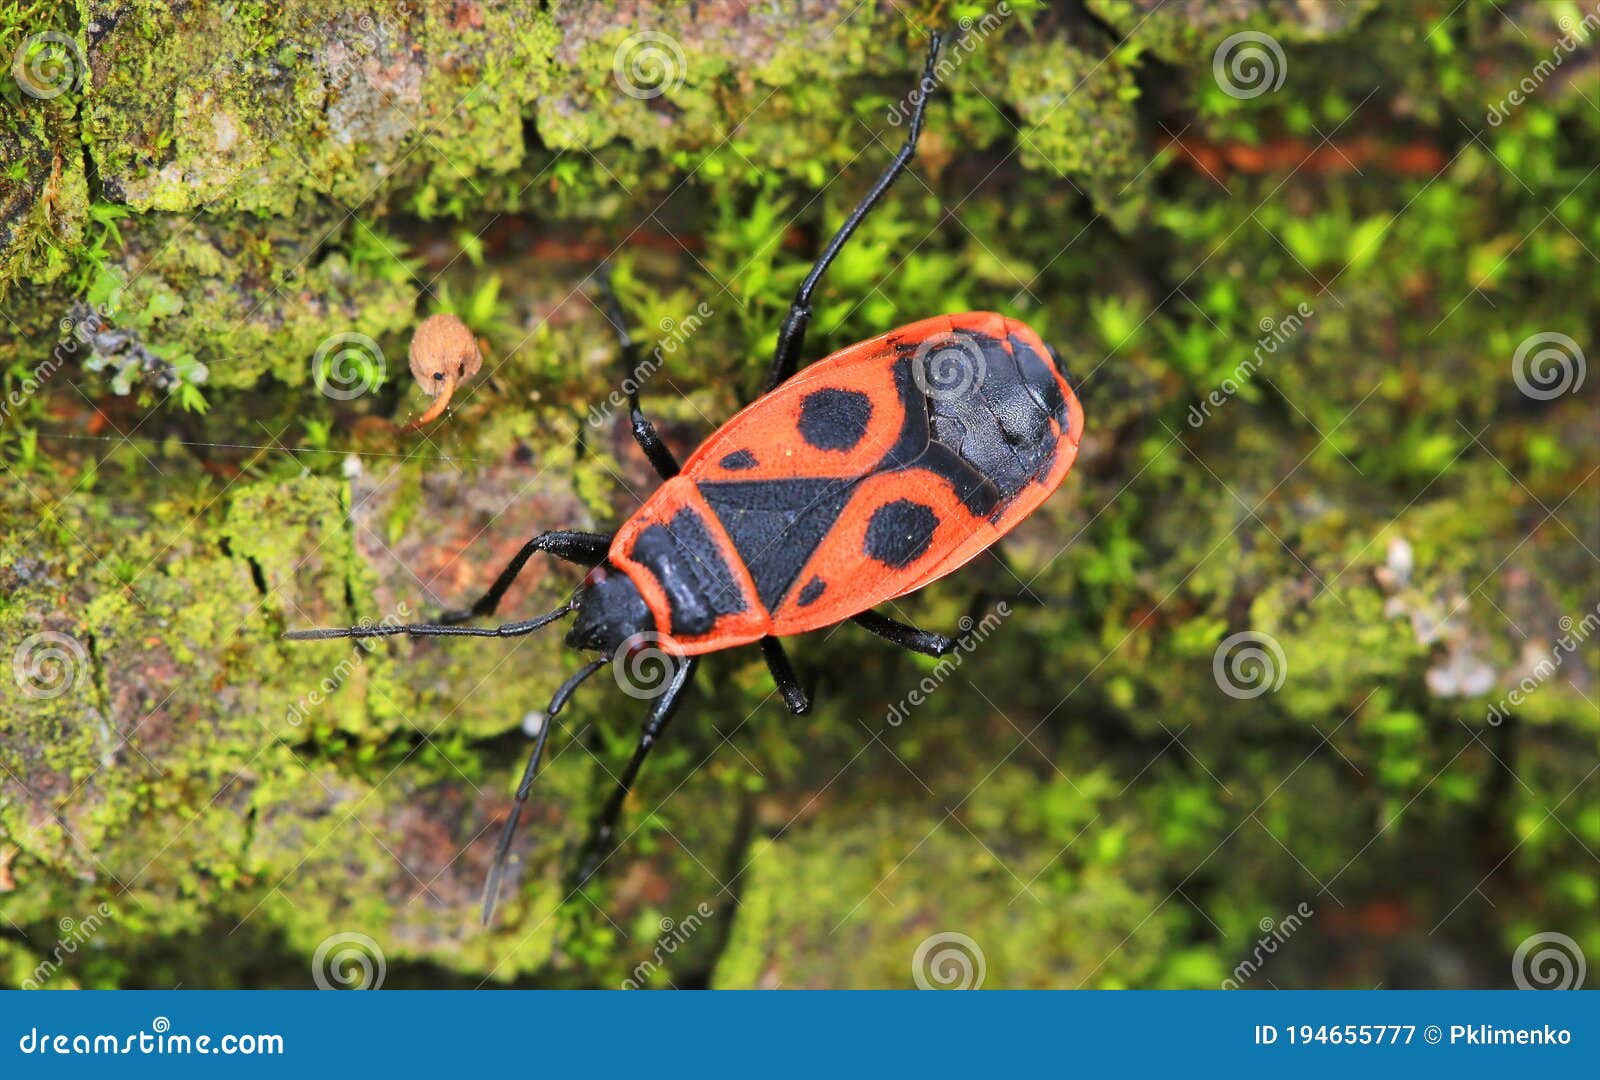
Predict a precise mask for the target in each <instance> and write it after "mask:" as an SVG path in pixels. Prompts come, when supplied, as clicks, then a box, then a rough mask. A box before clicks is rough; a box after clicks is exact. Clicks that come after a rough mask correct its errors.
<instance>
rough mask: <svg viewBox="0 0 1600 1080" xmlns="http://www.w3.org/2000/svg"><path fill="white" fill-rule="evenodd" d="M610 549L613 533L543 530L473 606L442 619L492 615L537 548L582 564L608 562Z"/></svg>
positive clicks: (451, 623) (450, 620) (453, 620)
mask: <svg viewBox="0 0 1600 1080" xmlns="http://www.w3.org/2000/svg"><path fill="white" fill-rule="evenodd" d="M610 549H611V537H609V536H607V535H605V534H604V533H588V532H564V531H557V532H546V533H540V534H539V535H538V536H535V537H534V538H533V539H532V540H529V541H528V542H527V543H526V544H523V545H522V548H521V550H519V551H518V552H517V554H516V555H515V556H514V557H513V558H512V560H511V561H510V562H509V563H507V564H506V568H505V569H504V570H502V571H500V576H499V577H497V578H495V579H494V584H493V585H491V586H489V591H488V592H486V593H484V594H483V595H482V596H480V597H478V599H477V600H475V601H473V602H472V605H471V606H470V607H465V608H459V609H456V610H453V611H447V612H445V613H444V614H442V615H440V616H439V622H441V623H442V624H444V625H445V626H454V625H455V624H456V623H461V622H466V621H467V620H468V619H477V618H481V617H483V616H485V615H493V614H494V610H495V608H497V607H499V606H500V599H501V598H502V597H503V596H505V594H506V590H507V589H509V588H511V583H512V582H513V581H515V580H516V579H517V575H518V574H520V573H522V568H523V567H524V566H526V565H528V560H529V559H530V558H532V557H533V554H534V552H536V551H543V552H545V553H546V554H550V555H554V556H555V557H556V558H558V559H565V560H567V561H568V562H574V563H577V564H578V565H579V566H598V565H599V564H601V563H603V562H605V559H606V552H607V551H609V550H610Z"/></svg>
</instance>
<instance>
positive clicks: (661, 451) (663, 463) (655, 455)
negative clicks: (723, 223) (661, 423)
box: [595, 266, 678, 480]
mask: <svg viewBox="0 0 1600 1080" xmlns="http://www.w3.org/2000/svg"><path fill="white" fill-rule="evenodd" d="M595 281H596V286H597V287H598V288H599V290H600V303H601V309H600V311H601V314H603V315H604V316H605V317H606V322H608V323H610V324H611V329H612V330H614V331H616V334H617V343H618V344H619V345H620V346H621V348H622V362H623V364H624V365H625V366H626V368H627V372H626V373H625V374H624V375H623V376H622V389H623V390H624V391H625V392H626V393H627V395H628V420H629V422H630V424H631V426H632V428H633V440H634V442H636V443H638V444H639V449H641V450H643V451H644V456H645V457H647V458H649V459H650V465H651V466H652V467H653V468H654V469H655V471H656V475H657V476H659V477H661V479H663V480H671V479H672V478H673V477H674V476H677V475H678V459H677V458H675V457H673V456H672V451H671V450H670V449H669V448H668V447H667V444H666V443H664V442H662V441H661V436H660V435H659V434H657V432H656V426H655V425H654V424H652V423H651V422H650V420H649V418H648V417H646V416H645V414H644V410H642V409H641V408H639V380H640V379H641V378H642V376H641V375H640V374H639V346H638V345H637V344H636V343H635V342H634V340H633V335H632V334H630V333H628V320H627V318H626V317H625V316H624V315H623V314H622V305H621V304H619V303H618V302H617V293H616V290H615V289H613V288H612V287H611V269H610V267H606V266H602V267H601V268H600V270H599V271H598V272H597V274H596V276H595Z"/></svg>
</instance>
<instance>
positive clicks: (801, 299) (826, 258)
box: [767, 34, 939, 393]
mask: <svg viewBox="0 0 1600 1080" xmlns="http://www.w3.org/2000/svg"><path fill="white" fill-rule="evenodd" d="M938 57H939V35H938V34H934V35H933V36H932V38H931V39H930V41H929V43H928V61H927V64H926V65H925V66H924V67H923V70H922V80H921V82H919V83H918V84H917V89H918V91H920V93H919V95H918V97H917V101H916V106H915V107H914V108H913V109H912V111H911V125H910V130H909V131H907V133H906V142H905V145H904V146H902V147H901V148H900V152H899V153H898V154H896V155H895V157H894V160H893V161H891V162H890V163H889V167H888V168H887V169H885V170H884V172H883V175H882V176H880V177H878V182H877V183H875V184H873V185H872V190H871V191H869V192H867V194H866V197H865V198H863V199H862V200H861V202H860V204H858V205H857V206H856V208H855V209H854V210H852V211H851V212H850V216H849V217H848V218H846V219H845V222H844V224H843V225H841V226H839V231H838V232H836V233H834V235H833V239H832V240H830V241H828V246H827V247H825V248H823V249H822V254H821V255H819V256H817V261H816V263H815V265H813V266H812V267H811V272H810V273H809V274H807V275H806V277H805V280H804V281H802V282H801V283H800V289H799V291H798V292H796V293H795V295H794V302H793V303H791V304H790V305H789V314H788V315H787V316H785V317H784V320H783V327H782V328H781V329H780V330H779V331H778V348H777V351H776V352H774V353H773V356H772V371H771V374H770V375H769V376H768V377H767V391H768V392H769V393H770V392H771V391H773V390H776V389H777V388H778V387H779V386H780V385H782V384H783V383H784V382H786V381H788V378H789V376H791V375H793V374H794V372H795V368H796V367H797V366H798V365H799V363H800V351H801V349H803V348H804V347H805V343H806V328H807V327H808V326H809V325H810V324H811V294H812V293H813V292H815V291H816V288H817V283H818V282H819V281H821V280H822V275H823V274H824V273H825V272H826V271H827V269H828V267H829V265H831V264H832V262H833V260H834V259H836V258H838V257H839V252H840V251H842V250H843V249H844V245H845V243H846V242H847V241H848V240H849V239H850V236H851V234H853V233H854V232H855V231H856V228H857V227H858V226H860V224H861V222H862V221H864V220H865V219H866V216H867V215H868V214H869V213H871V212H872V208H873V207H875V206H877V205H878V203H879V202H881V201H882V200H883V197H884V195H885V194H887V193H888V191H889V188H890V187H891V186H892V185H893V184H894V182H895V180H896V179H898V178H899V176H900V174H901V173H903V172H905V171H906V169H907V168H908V167H909V166H910V165H911V159H912V158H914V157H915V156H916V153H917V139H918V137H919V136H921V134H922V116H923V113H924V112H926V111H927V108H928V98H929V97H930V96H931V95H932V93H933V88H934V87H935V86H936V85H938V83H937V80H936V79H935V78H934V71H933V64H934V61H935V60H937V59H938Z"/></svg>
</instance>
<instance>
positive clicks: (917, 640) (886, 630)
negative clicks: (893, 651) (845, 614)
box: [851, 611, 956, 656]
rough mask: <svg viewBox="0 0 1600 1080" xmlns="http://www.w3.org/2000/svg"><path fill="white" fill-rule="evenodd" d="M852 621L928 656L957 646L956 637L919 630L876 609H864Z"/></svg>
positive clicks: (887, 639) (886, 638)
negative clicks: (879, 612) (881, 613)
mask: <svg viewBox="0 0 1600 1080" xmlns="http://www.w3.org/2000/svg"><path fill="white" fill-rule="evenodd" d="M851 621H852V622H854V623H855V624H856V625H857V626H861V627H865V628H866V629H868V630H871V631H872V632H873V633H874V634H877V635H878V636H879V637H881V638H883V639H884V640H885V641H892V642H894V643H895V644H896V645H899V646H900V647H901V648H903V649H910V650H911V651H912V652H919V653H926V654H927V655H928V656H944V655H945V654H946V653H949V652H952V651H954V649H955V647H956V639H955V638H953V637H946V636H945V635H943V634H935V633H931V632H929V631H927V630H918V629H917V628H916V627H915V626H907V625H906V624H905V623H903V622H896V621H895V620H894V619H891V618H889V617H888V616H887V615H879V614H878V613H877V612H876V611H863V612H862V613H861V614H860V615H855V616H852V618H851Z"/></svg>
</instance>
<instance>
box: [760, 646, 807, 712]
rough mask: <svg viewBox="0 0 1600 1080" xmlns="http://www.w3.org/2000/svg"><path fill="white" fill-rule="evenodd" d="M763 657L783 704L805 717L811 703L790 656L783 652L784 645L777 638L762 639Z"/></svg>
mask: <svg viewBox="0 0 1600 1080" xmlns="http://www.w3.org/2000/svg"><path fill="white" fill-rule="evenodd" d="M761 655H762V656H764V657H766V660H767V670H768V671H770V672H772V681H773V682H774V683H776V684H777V685H778V693H780V694H782V695H783V703H784V704H785V705H787V706H788V707H789V711H790V712H791V713H793V714H794V715H796V716H801V715H804V714H805V713H806V712H807V711H808V710H810V708H811V702H810V701H808V700H806V692H805V690H804V689H803V688H802V687H801V686H800V680H799V679H798V678H797V677H796V676H795V673H794V665H792V664H790V663H789V654H788V653H786V652H784V651H783V645H782V643H780V642H779V641H778V639H777V638H775V637H764V638H762V639H761Z"/></svg>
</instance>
